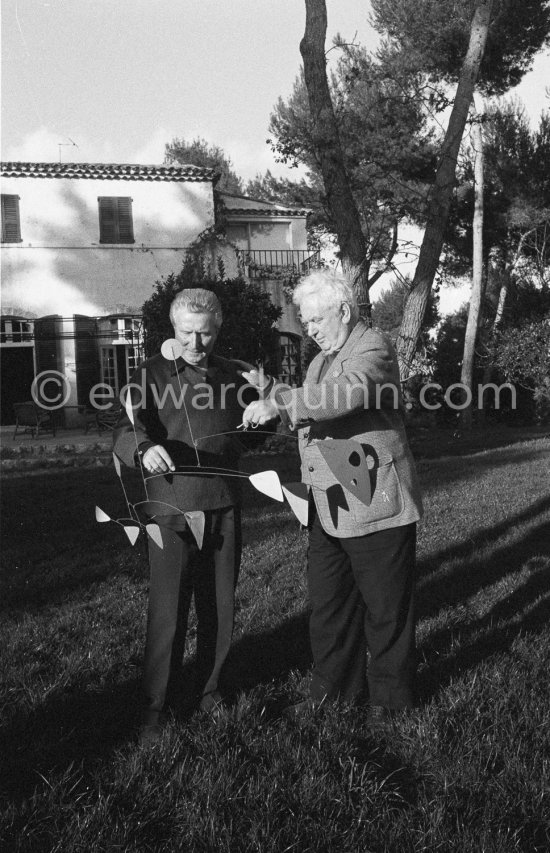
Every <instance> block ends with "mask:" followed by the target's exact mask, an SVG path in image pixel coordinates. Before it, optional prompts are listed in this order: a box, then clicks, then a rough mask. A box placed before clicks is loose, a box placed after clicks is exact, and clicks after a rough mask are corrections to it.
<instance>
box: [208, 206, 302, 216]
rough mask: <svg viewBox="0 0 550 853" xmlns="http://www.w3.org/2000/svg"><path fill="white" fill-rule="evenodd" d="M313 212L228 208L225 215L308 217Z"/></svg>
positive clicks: (264, 208)
mask: <svg viewBox="0 0 550 853" xmlns="http://www.w3.org/2000/svg"><path fill="white" fill-rule="evenodd" d="M310 212H311V211H309V210H307V209H306V208H304V209H303V210H301V209H298V208H297V207H292V208H289V209H288V210H285V209H284V208H280V209H276V210H274V209H273V208H268V207H261V208H257V207H256V208H255V207H226V208H225V213H226V214H229V215H233V216H245V217H247V216H287V217H288V216H307V215H308V213H310Z"/></svg>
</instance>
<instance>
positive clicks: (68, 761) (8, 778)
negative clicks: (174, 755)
mask: <svg viewBox="0 0 550 853" xmlns="http://www.w3.org/2000/svg"><path fill="white" fill-rule="evenodd" d="M137 691H138V682H137V678H136V679H132V680H127V681H124V682H117V683H112V684H109V685H108V686H106V687H105V688H104V689H103V690H98V691H91V690H75V689H73V690H71V691H69V692H63V693H58V694H56V695H55V696H53V697H50V698H48V699H46V700H44V702H42V703H41V704H40V706H39V707H38V708H37V709H36V710H33V711H32V712H30V713H24V712H21V713H19V714H17V715H16V716H14V717H13V719H12V720H11V721H10V722H9V723H8V724H7V725H5V726H4V727H3V728H2V729H1V730H0V754H1V755H2V767H3V770H2V774H1V775H0V791H2V794H3V796H6V797H7V798H8V799H9V800H11V801H15V802H20V801H21V800H23V799H25V798H28V797H30V796H31V795H32V793H33V791H34V790H35V788H36V787H37V786H38V785H40V783H41V777H45V778H48V777H51V775H52V774H56V773H63V772H64V771H65V770H66V769H67V768H68V767H70V766H75V767H78V766H82V767H83V768H85V769H88V770H90V769H91V768H92V767H93V766H94V765H95V764H96V763H97V762H98V761H100V760H105V759H106V758H107V757H108V756H109V755H110V754H111V753H112V752H113V750H115V749H117V748H119V747H121V746H123V745H125V744H126V743H127V742H128V739H129V736H130V735H131V734H133V732H134V727H135V725H137V722H138V720H137V710H136V696H137Z"/></svg>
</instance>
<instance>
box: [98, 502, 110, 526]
mask: <svg viewBox="0 0 550 853" xmlns="http://www.w3.org/2000/svg"><path fill="white" fill-rule="evenodd" d="M95 520H96V521H99V522H104V521H110V520H111V517H110V516H109V515H107V513H106V512H103V510H102V509H100V508H99V507H98V506H96V508H95Z"/></svg>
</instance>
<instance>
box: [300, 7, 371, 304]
mask: <svg viewBox="0 0 550 853" xmlns="http://www.w3.org/2000/svg"><path fill="white" fill-rule="evenodd" d="M305 4H306V28H305V33H304V37H303V39H302V41H301V42H300V53H301V54H302V58H303V60H304V78H305V83H306V88H307V94H308V101H309V111H310V114H311V120H312V123H313V137H312V138H313V143H314V145H315V148H316V149H317V152H318V155H319V162H320V165H321V173H322V176H323V183H324V187H325V193H326V198H327V204H328V207H329V209H330V212H331V216H332V218H333V221H334V224H335V228H336V236H337V239H338V245H339V247H340V256H341V260H342V266H343V268H344V269H350V268H352V269H353V272H354V275H355V287H356V290H357V295H358V299H359V303H360V305H362V307H363V310H362V312H361V313H363V314H365V313H366V312H365V310H364V309H365V307H366V306H367V305H368V302H369V296H368V292H369V283H368V278H369V269H368V261H367V245H366V243H365V238H364V235H363V230H362V228H361V219H360V216H359V211H358V209H357V205H356V203H355V199H354V198H353V194H352V192H351V187H350V183H349V180H348V175H347V172H346V167H345V163H344V154H343V151H342V145H341V142H340V134H339V132H338V125H337V122H336V116H335V115H334V108H333V105H332V99H331V97H330V90H329V86H328V80H327V69H326V56H325V38H326V32H327V9H326V3H325V0H305Z"/></svg>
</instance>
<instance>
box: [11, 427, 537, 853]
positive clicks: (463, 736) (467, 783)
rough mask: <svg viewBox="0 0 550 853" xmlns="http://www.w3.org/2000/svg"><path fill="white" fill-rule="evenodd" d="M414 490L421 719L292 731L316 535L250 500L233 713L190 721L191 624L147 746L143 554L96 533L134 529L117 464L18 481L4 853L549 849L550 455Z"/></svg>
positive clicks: (462, 464)
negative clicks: (290, 711) (176, 686)
mask: <svg viewBox="0 0 550 853" xmlns="http://www.w3.org/2000/svg"><path fill="white" fill-rule="evenodd" d="M266 460H267V462H268V465H269V463H270V462H271V461H272V460H271V459H270V457H266ZM287 464H288V460H287ZM419 473H420V475H421V479H422V482H423V486H424V491H425V506H426V516H425V520H424V522H423V523H422V524H421V526H420V530H419V583H418V616H419V620H418V645H419V663H420V666H419V692H420V697H419V698H420V704H419V707H418V708H417V709H416V710H415V711H414V712H412V713H410V714H409V715H407V716H406V717H403V718H402V719H400V720H398V721H397V722H396V723H395V725H394V730H393V732H388V733H386V734H383V735H382V734H378V735H376V734H373V733H371V732H370V731H369V729H368V727H367V726H366V725H365V712H364V710H362V709H360V708H356V707H339V708H338V707H336V708H335V707H327V708H321V710H320V711H318V712H317V713H316V715H315V717H314V718H312V719H310V720H307V721H306V722H305V723H303V724H301V725H300V724H297V723H296V722H293V721H287V720H285V719H283V718H281V716H280V708H281V704H282V703H283V702H285V701H288V700H295V699H298V698H299V697H300V693H301V690H302V689H303V688H304V686H305V684H306V680H307V672H308V668H309V666H310V663H311V661H310V652H309V644H308V639H307V597H306V589H305V572H304V569H305V552H306V538H305V536H304V534H303V533H302V532H301V531H300V530H299V527H298V524H297V522H296V521H295V520H294V517H293V516H292V515H291V513H290V510H289V509H288V507H287V506H286V505H284V506H283V505H280V504H275V503H274V502H270V501H269V500H268V499H267V498H266V499H265V500H264V499H263V498H262V497H261V496H260V495H258V493H256V492H253V491H252V489H251V488H249V487H247V492H246V507H245V514H244V535H245V549H244V559H243V566H242V572H241V579H240V582H239V587H238V597H237V602H238V604H237V620H236V631H235V638H234V643H233V648H232V652H231V655H230V659H229V661H228V665H227V672H226V676H227V677H226V681H227V683H228V685H229V686H230V688H231V689H230V694H229V696H230V700H231V704H230V707H229V710H228V711H227V712H226V714H225V716H224V717H223V718H222V719H221V721H220V722H218V723H214V722H213V721H211V720H210V719H209V718H206V717H204V716H202V715H200V714H198V713H192V712H191V710H190V709H189V708H188V707H187V706H186V703H185V692H186V684H187V683H188V680H189V678H190V673H191V668H192V667H191V662H192V652H193V637H194V623H193V622H191V628H190V641H191V642H190V643H189V650H188V656H187V657H186V659H185V661H184V666H183V671H182V678H181V692H182V705H181V709H180V711H178V713H176V715H175V716H174V717H173V719H172V720H171V722H170V723H169V725H168V727H167V729H166V732H165V734H164V737H163V741H162V744H161V745H160V746H159V747H158V748H154V749H151V750H139V749H137V748H136V746H135V744H134V736H135V726H136V723H137V702H138V686H139V675H140V666H141V658H142V652H143V639H144V629H145V608H146V601H147V560H146V546H145V543H144V541H143V540H142V539H141V538H140V539H139V540H138V542H137V544H136V546H135V547H134V548H132V547H131V546H130V544H129V542H128V540H127V539H126V537H125V536H124V533H123V531H122V530H121V528H119V527H118V526H116V525H113V524H109V525H108V524H104V525H98V524H96V522H95V519H94V506H95V504H98V505H99V506H100V507H102V508H103V509H104V510H106V511H107V512H109V513H110V514H112V515H116V513H118V514H119V515H124V514H125V513H124V503H123V498H122V493H121V492H120V490H119V486H118V482H117V478H116V476H115V473H114V470H113V469H105V468H98V469H93V470H91V469H90V470H84V469H82V470H72V471H64V472H62V471H58V472H51V471H50V472H48V473H34V474H32V475H31V474H29V475H27V476H17V475H12V476H10V477H8V478H6V480H5V482H4V484H3V493H2V498H3V522H2V524H3V548H2V563H3V570H2V572H3V573H2V592H1V598H0V609H1V616H0V619H1V627H0V634H1V636H0V642H1V660H2V663H1V688H0V691H1V692H0V702H1V729H0V762H1V763H2V772H1V773H0V786H1V787H2V792H1V800H0V802H1V816H0V821H1V822H0V849H1V850H2V851H6V853H12V851H13V853H17V851H33V852H34V851H51V853H53V851H59V853H70V852H71V853H72V851H86V853H88V852H89V851H94V852H95V851H128V853H135V852H136V851H138V853H141V851H205V853H206V851H213V852H214V851H216V853H218V851H222V853H226V851H227V853H230V851H231V853H241V851H242V853H248V851H250V853H252V851H257V853H283V851H295V853H326V851H331V853H332V851H333V853H368V851H371V853H382V851H388V853H408V851H411V853H412V851H415V852H416V851H428V853H433V851H456V853H470V851H479V852H480V853H508V851H518V853H536V851H541V853H542V851H547V850H548V849H549V848H550V790H549V780H550V710H549V704H550V444H549V441H548V439H547V438H538V439H536V440H533V441H525V442H523V443H517V444H515V445H513V446H509V447H500V448H493V449H491V450H487V451H485V452H478V453H468V452H467V447H464V448H463V452H462V455H460V456H453V457H450V456H448V457H445V458H440V459H431V458H425V459H423V460H421V461H420V463H419ZM287 479H289V477H287ZM283 481H284V479H283ZM128 487H129V489H130V490H133V489H135V488H136V487H137V486H136V484H135V483H132V482H130V483H129V486H128Z"/></svg>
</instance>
